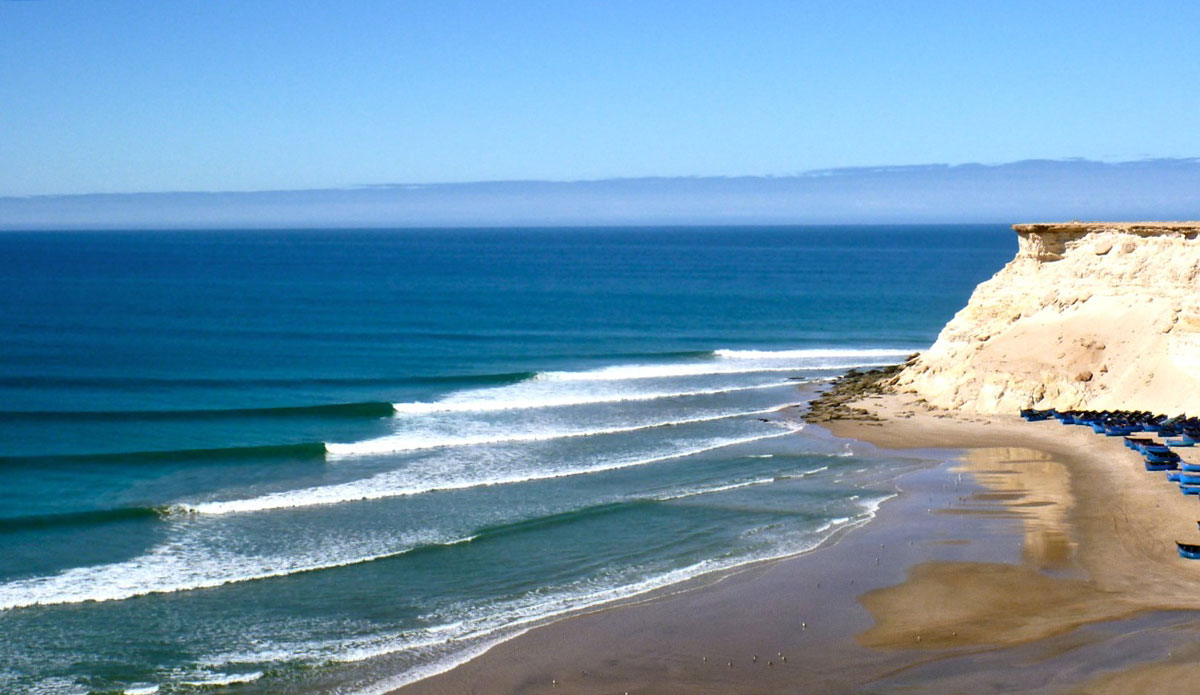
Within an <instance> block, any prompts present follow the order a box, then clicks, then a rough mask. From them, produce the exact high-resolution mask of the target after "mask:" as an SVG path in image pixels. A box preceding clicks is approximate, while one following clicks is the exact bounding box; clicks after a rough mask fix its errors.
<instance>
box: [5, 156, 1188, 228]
mask: <svg viewBox="0 0 1200 695" xmlns="http://www.w3.org/2000/svg"><path fill="white" fill-rule="evenodd" d="M1197 217H1200V159H1197V158H1177V159H1148V160H1136V161H1130V162H1097V161H1089V160H1083V159H1074V160H1027V161H1020V162H1010V163H1007V164H999V165H983V164H962V165H954V166H951V165H938V164H926V165H896V166H879V167H847V168H840V169H823V170H815V171H810V172H805V173H803V174H799V175H794V176H739V177H640V178H612V179H599V180H587V181H481V182H474V183H445V184H405V183H395V184H379V185H368V186H357V187H351V188H323V189H296V190H273V191H252V192H241V191H212V192H204V191H181V192H152V193H116V194H112V193H100V194H79V195H40V196H8V197H0V229H4V230H53V229H62V230H69V229H109V228H124V229H186V228H255V229H266V228H341V227H345V228H350V227H520V226H525V227H528V226H645V225H681V226H700V225H737V224H763V225H767V224H953V223H1009V222H1021V221H1053V220H1069V219H1123V220H1130V219H1189V218H1192V219H1194V218H1197Z"/></svg>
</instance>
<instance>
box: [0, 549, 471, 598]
mask: <svg viewBox="0 0 1200 695" xmlns="http://www.w3.org/2000/svg"><path fill="white" fill-rule="evenodd" d="M469 540H471V539H470V538H460V539H456V540H451V541H440V540H439V539H437V538H435V537H432V536H428V535H420V534H410V535H408V536H404V537H400V538H395V539H382V540H381V539H374V538H370V537H366V538H359V539H354V540H347V539H342V540H340V541H336V540H333V539H323V540H322V542H321V543H317V544H314V547H312V548H311V549H309V550H307V551H298V552H293V553H292V554H290V555H287V556H274V557H272V556H248V555H242V554H239V553H233V552H229V551H226V550H222V549H220V548H216V547H212V546H206V545H204V544H203V543H202V542H201V541H199V540H197V539H196V538H195V537H185V538H182V539H180V540H175V541H169V542H166V543H163V544H160V545H158V546H155V547H154V548H152V549H151V550H150V551H148V552H147V553H145V554H144V555H140V556H138V557H136V558H132V559H129V560H125V561H122V562H116V563H110V564H106V565H92V566H88V567H74V568H71V569H68V570H63V571H61V572H58V573H56V574H52V575H48V576H44V577H33V578H29V579H19V580H16V581H12V582H8V583H6V584H0V610H9V609H12V608H23V607H26V606H39V605H43V606H44V605H56V604H64V603H84V602H89V601H95V602H104V601H120V600H124V599H128V598H133V597H135V596H145V595H149V594H169V593H176V592H181V591H193V590H196V589H208V588H213V587H217V586H224V585H226V584H236V583H240V582H248V581H253V580H258V579H268V578H271V577H283V576H287V575H292V574H299V573H302V572H312V571H315V570H324V569H332V568H335V567H345V566H348V565H357V564H362V563H365V562H373V561H376V560H382V559H384V558H389V557H396V556H398V555H403V554H404V553H407V552H410V551H412V550H413V549H414V548H418V547H422V546H428V545H432V544H435V543H439V542H441V543H444V544H446V545H453V544H457V543H462V542H467V541H469ZM329 546H333V547H332V549H331V548H330V547H329Z"/></svg>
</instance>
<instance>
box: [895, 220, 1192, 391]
mask: <svg viewBox="0 0 1200 695" xmlns="http://www.w3.org/2000/svg"><path fill="white" fill-rule="evenodd" d="M1013 228H1014V229H1015V230H1016V232H1017V235H1018V237H1019V241H1020V247H1019V250H1018V252H1017V255H1016V257H1015V258H1014V259H1013V260H1012V261H1010V262H1009V263H1008V265H1006V266H1005V267H1004V268H1003V269H1001V270H1000V271H999V272H998V273H996V275H995V276H993V277H992V278H991V279H990V280H987V281H986V282H983V283H982V284H980V285H979V286H978V287H977V288H976V289H975V292H974V293H973V294H972V295H971V299H970V301H968V302H967V306H966V307H964V308H963V309H962V310H961V311H959V312H958V314H956V315H955V316H954V318H953V319H952V320H951V321H950V322H949V323H948V324H946V327H945V328H944V329H942V332H941V334H940V335H939V336H938V339H937V342H936V343H934V345H933V346H932V347H931V348H930V349H929V350H928V351H926V352H925V353H923V354H921V355H920V357H919V358H918V359H917V360H916V361H915V362H914V363H912V364H911V365H909V366H908V367H907V368H906V369H905V370H904V371H902V372H901V373H900V375H899V376H898V377H897V379H896V387H897V388H898V390H901V391H910V392H914V393H916V394H918V395H920V396H921V397H922V398H924V399H925V400H926V401H928V402H929V403H930V404H932V405H934V406H938V407H941V408H949V409H956V410H965V411H971V412H980V413H1015V412H1016V411H1017V410H1018V409H1020V408H1027V407H1035V408H1049V407H1055V408H1059V409H1070V408H1076V409H1099V410H1103V409H1115V408H1124V409H1132V410H1152V411H1155V412H1164V413H1181V412H1189V413H1192V414H1196V413H1200V238H1198V235H1200V222H1145V223H1106V222H1087V223H1083V222H1071V223H1065V224H1019V225H1014V227H1013Z"/></svg>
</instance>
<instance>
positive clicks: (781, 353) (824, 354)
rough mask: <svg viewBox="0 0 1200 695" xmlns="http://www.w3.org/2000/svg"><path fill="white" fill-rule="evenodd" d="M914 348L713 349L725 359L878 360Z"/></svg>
mask: <svg viewBox="0 0 1200 695" xmlns="http://www.w3.org/2000/svg"><path fill="white" fill-rule="evenodd" d="M914 352H916V350H901V349H898V348H857V349H856V348H814V349H806V350H714V351H713V354H714V355H716V356H717V357H721V358H723V359H727V360H839V361H856V360H879V359H904V358H906V357H908V356H909V355H911V354H912V353H914Z"/></svg>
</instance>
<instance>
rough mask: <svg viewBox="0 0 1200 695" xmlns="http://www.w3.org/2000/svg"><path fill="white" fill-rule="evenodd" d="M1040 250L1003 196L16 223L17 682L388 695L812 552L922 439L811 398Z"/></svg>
mask: <svg viewBox="0 0 1200 695" xmlns="http://www.w3.org/2000/svg"><path fill="white" fill-rule="evenodd" d="M1015 248H1016V238H1015V235H1014V234H1013V233H1012V232H1011V230H1009V229H1008V228H1007V227H1006V226H1002V225H994V226H935V227H862V228H858V227H824V228H818V227H797V228H789V227H769V228H761V227H759V228H752V227H721V228H668V229H662V228H645V229H602V228H589V229H503V230H500V229H474V230H463V229H428V230H358V231H356V230H303V231H296V230H292V231H228V230H225V231H216V230H207V231H206V230H197V231H169V232H148V231H111V232H86V233H79V232H62V233H5V234H0V636H2V638H0V692H3V693H42V694H55V695H58V694H67V693H81V694H82V693H128V694H130V695H135V694H143V695H147V694H150V693H156V692H157V693H164V694H165V693H193V692H206V693H209V692H219V693H230V694H231V695H232V694H241V693H310V694H320V693H382V692H386V691H387V690H388V689H390V688H393V687H396V686H398V685H401V684H403V683H406V682H410V681H412V680H414V679H418V678H420V677H422V676H425V675H428V674H430V673H433V672H436V671H437V670H439V669H443V668H446V667H447V666H449V665H452V664H454V663H457V662H459V661H461V660H463V659H466V658H469V657H470V656H471V655H472V654H475V653H478V652H479V651H480V650H481V649H484V648H486V647H487V646H488V645H489V644H492V643H494V642H496V641H499V640H503V639H505V638H507V637H510V636H511V635H513V634H515V633H517V632H519V631H521V630H524V629H527V628H528V627H530V626H532V625H536V624H537V623H539V622H544V621H546V620H548V619H550V618H552V617H554V616H560V615H566V614H569V613H571V612H573V611H578V610H581V609H584V608H587V607H590V606H595V605H598V604H601V603H604V602H608V601H612V600H617V599H621V598H627V597H630V596H635V595H639V594H642V593H645V592H647V591H651V590H654V589H662V588H664V587H671V586H673V585H677V584H679V583H680V582H683V581H685V580H688V579H691V578H693V577H697V576H701V575H707V574H709V573H713V572H718V571H721V570H727V569H730V568H734V567H737V566H740V565H745V564H747V563H751V562H754V561H757V560H761V559H765V558H772V557H779V556H784V555H788V554H794V553H798V552H802V551H804V550H806V549H809V548H811V547H813V546H815V545H817V544H818V543H820V542H821V541H822V540H823V539H825V538H827V537H829V536H830V534H832V533H835V532H837V530H838V529H841V528H845V527H847V526H851V525H855V524H860V523H863V522H865V521H866V520H868V519H870V518H871V516H872V514H873V512H874V510H875V508H876V507H877V506H878V504H880V502H881V501H883V500H885V499H886V498H888V497H889V496H890V495H892V494H893V492H894V489H893V487H892V485H891V484H890V481H891V479H892V478H893V477H894V475H895V474H896V473H897V472H898V471H900V470H902V469H906V468H908V467H911V466H912V465H914V464H913V462H912V461H911V460H903V459H889V458H881V457H880V455H879V454H870V453H869V452H868V451H860V450H857V449H855V447H853V446H850V445H847V444H845V443H843V442H838V441H836V440H833V439H832V438H830V437H829V436H828V435H827V434H825V433H824V432H823V430H821V429H820V428H818V427H812V426H809V427H805V426H803V425H801V424H799V421H798V418H797V417H796V415H797V414H798V413H799V412H800V411H799V410H792V412H791V413H789V412H788V409H789V408H791V407H792V406H795V405H796V404H802V403H804V402H805V401H806V400H808V399H809V398H811V397H812V395H813V394H814V393H815V392H816V391H818V390H819V389H820V388H821V387H822V385H823V384H825V383H827V380H828V378H829V377H831V376H834V375H836V374H839V373H841V372H842V371H844V370H845V369H846V368H848V367H851V366H856V365H872V364H888V363H895V362H898V361H901V360H903V359H904V357H905V356H906V355H908V354H910V353H911V352H913V351H915V350H919V349H923V348H925V347H927V346H928V345H929V344H930V343H931V342H932V341H933V340H934V338H935V337H936V335H937V332H938V331H939V330H940V328H941V327H942V325H943V324H944V323H945V322H946V321H947V320H948V319H950V317H951V316H952V315H953V314H954V312H955V311H957V310H958V309H959V308H960V307H961V306H962V305H963V304H964V303H965V302H966V299H967V297H968V296H969V294H970V292H971V290H972V289H973V288H974V286H975V285H976V284H977V283H979V282H980V281H982V280H984V279H986V278H988V277H989V276H990V275H991V274H993V273H994V272H995V271H997V270H998V269H999V268H1000V267H1001V266H1002V265H1003V264H1004V263H1005V262H1007V261H1008V260H1009V259H1010V258H1011V257H1012V255H1013V253H1014V251H1015ZM781 409H782V410H781ZM864 449H865V447H864Z"/></svg>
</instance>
